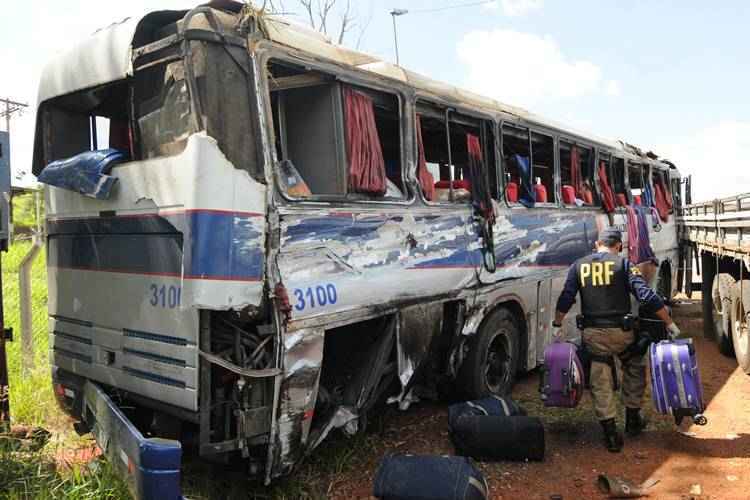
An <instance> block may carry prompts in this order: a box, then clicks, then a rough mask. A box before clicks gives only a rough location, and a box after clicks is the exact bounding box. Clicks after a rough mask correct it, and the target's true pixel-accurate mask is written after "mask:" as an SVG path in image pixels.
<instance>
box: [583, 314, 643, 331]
mask: <svg viewBox="0 0 750 500" xmlns="http://www.w3.org/2000/svg"><path fill="white" fill-rule="evenodd" d="M635 322H636V317H635V316H633V315H632V314H625V315H623V316H601V317H591V316H588V317H587V316H584V315H583V314H579V315H578V316H576V326H577V327H578V329H579V330H583V329H584V328H622V329H623V330H625V331H626V332H628V331H630V330H633V328H635V326H636V325H635Z"/></svg>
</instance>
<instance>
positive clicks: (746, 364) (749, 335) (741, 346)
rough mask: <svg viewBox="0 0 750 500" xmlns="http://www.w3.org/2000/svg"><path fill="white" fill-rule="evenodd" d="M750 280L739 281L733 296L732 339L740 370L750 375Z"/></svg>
mask: <svg viewBox="0 0 750 500" xmlns="http://www.w3.org/2000/svg"><path fill="white" fill-rule="evenodd" d="M749 312H750V280H742V281H738V282H737V283H736V284H735V285H734V293H733V294H732V339H733V343H734V355H735V357H736V358H737V363H738V364H739V365H740V368H742V370H743V371H744V372H745V373H747V374H748V375H750V324H749V323H748V319H750V318H748V313H749Z"/></svg>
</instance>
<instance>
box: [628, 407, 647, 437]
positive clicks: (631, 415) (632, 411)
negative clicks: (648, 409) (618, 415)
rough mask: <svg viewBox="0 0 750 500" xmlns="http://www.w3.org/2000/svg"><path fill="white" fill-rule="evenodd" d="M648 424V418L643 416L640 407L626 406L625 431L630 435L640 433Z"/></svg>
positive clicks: (633, 435)
mask: <svg viewBox="0 0 750 500" xmlns="http://www.w3.org/2000/svg"><path fill="white" fill-rule="evenodd" d="M647 425H648V420H646V419H645V418H643V417H642V416H641V409H640V408H625V433H626V434H627V435H628V436H630V437H635V436H637V435H639V434H640V433H641V432H642V431H643V429H645V428H646V426H647Z"/></svg>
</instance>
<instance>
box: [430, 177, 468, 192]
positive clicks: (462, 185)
mask: <svg viewBox="0 0 750 500" xmlns="http://www.w3.org/2000/svg"><path fill="white" fill-rule="evenodd" d="M450 188H451V181H437V182H436V183H435V189H450ZM453 189H465V190H467V191H471V184H469V181H468V179H457V180H454V181H453Z"/></svg>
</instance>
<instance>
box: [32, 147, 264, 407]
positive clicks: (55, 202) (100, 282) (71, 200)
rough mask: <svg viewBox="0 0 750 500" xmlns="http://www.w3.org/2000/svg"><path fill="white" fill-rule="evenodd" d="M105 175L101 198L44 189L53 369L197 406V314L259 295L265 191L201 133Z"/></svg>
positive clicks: (245, 303) (242, 304) (252, 301)
mask: <svg viewBox="0 0 750 500" xmlns="http://www.w3.org/2000/svg"><path fill="white" fill-rule="evenodd" d="M112 175H113V176H114V177H116V178H117V179H118V182H117V185H116V189H115V191H114V192H113V194H112V196H111V197H110V199H108V200H96V199H92V198H88V197H85V196H83V195H81V194H79V193H76V192H72V191H67V190H64V189H59V188H54V187H50V188H48V189H47V195H48V197H47V199H48V207H49V213H48V221H47V226H48V271H49V274H48V279H49V313H50V316H51V318H52V320H51V322H50V339H51V343H50V349H51V357H52V361H53V365H54V366H56V367H58V368H61V369H63V370H65V371H69V372H72V373H74V374H76V375H79V376H81V377H84V378H91V379H93V380H96V381H98V382H101V383H103V384H107V385H109V386H113V387H117V388H121V389H125V390H128V391H131V392H133V393H137V394H140V395H142V396H146V397H149V398H152V399H156V400H159V401H161V402H164V403H167V404H171V405H175V406H178V407H181V408H185V409H188V410H193V411H194V410H197V409H198V399H197V393H198V376H197V367H198V344H199V339H198V312H199V309H214V310H226V309H232V308H234V309H242V308H246V307H250V308H251V309H252V308H253V307H254V308H258V307H260V305H261V303H262V300H263V295H262V291H263V285H262V282H263V277H264V272H263V269H264V266H263V262H264V258H263V255H264V247H265V217H264V215H263V212H264V210H265V208H264V206H265V186H263V185H261V184H259V183H258V182H256V181H254V180H253V179H251V178H250V177H249V175H248V174H247V173H246V172H244V171H240V170H237V169H235V168H234V167H233V166H232V165H231V164H230V163H229V162H228V161H227V159H226V158H225V157H224V155H223V154H222V153H221V151H220V150H219V149H218V146H217V144H216V142H215V141H214V140H213V139H211V138H210V137H207V136H205V135H203V134H196V135H193V136H191V137H190V138H189V139H188V142H187V145H186V148H185V150H184V151H183V152H182V153H180V154H179V155H176V156H172V157H163V158H156V159H151V160H147V161H141V162H128V163H124V164H121V165H118V166H116V167H115V168H113V170H112Z"/></svg>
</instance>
